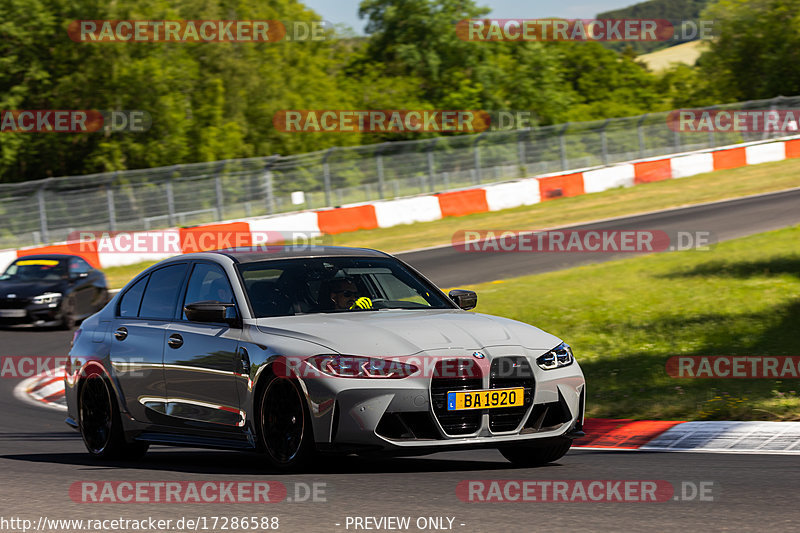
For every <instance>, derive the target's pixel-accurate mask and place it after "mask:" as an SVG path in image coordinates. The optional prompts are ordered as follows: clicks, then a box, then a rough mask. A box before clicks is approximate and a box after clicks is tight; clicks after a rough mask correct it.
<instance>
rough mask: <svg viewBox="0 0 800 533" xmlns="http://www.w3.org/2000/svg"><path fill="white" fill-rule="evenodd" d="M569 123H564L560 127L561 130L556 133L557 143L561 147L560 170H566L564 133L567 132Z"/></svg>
mask: <svg viewBox="0 0 800 533" xmlns="http://www.w3.org/2000/svg"><path fill="white" fill-rule="evenodd" d="M569 125H570V123H569V122H567V123H565V124H564V127H563V128H561V131H560V132H559V133H558V143H559V146H560V148H561V170H567V142H566V139H565V136H564V134H565V133H567V128H569Z"/></svg>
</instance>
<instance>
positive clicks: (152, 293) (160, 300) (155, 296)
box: [139, 264, 186, 320]
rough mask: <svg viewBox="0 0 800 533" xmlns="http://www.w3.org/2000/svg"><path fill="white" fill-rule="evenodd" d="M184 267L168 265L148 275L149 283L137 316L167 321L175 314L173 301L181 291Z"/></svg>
mask: <svg viewBox="0 0 800 533" xmlns="http://www.w3.org/2000/svg"><path fill="white" fill-rule="evenodd" d="M185 272H186V265H185V264H179V265H170V266H168V267H164V268H160V269H158V270H156V271H155V272H153V273H152V274H150V283H148V284H147V288H146V289H145V291H144V296H143V297H142V306H141V308H140V309H139V316H140V317H142V318H155V319H162V320H169V319H171V318H172V317H173V315H174V312H175V301H176V300H177V298H178V291H179V290H180V289H181V282H182V281H183V275H184V273H185Z"/></svg>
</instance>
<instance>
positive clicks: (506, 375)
mask: <svg viewBox="0 0 800 533" xmlns="http://www.w3.org/2000/svg"><path fill="white" fill-rule="evenodd" d="M511 387H522V388H524V389H525V404H524V405H523V406H522V407H504V408H500V409H490V410H489V428H490V429H491V430H492V431H495V432H501V431H513V430H515V429H517V428H518V427H519V425H520V424H521V423H522V418H523V417H524V416H525V413H526V412H528V408H530V406H531V404H532V403H533V392H534V389H535V387H536V382H535V380H534V378H533V370H532V369H531V365H530V364H529V363H528V360H527V359H526V358H525V357H522V356H515V357H498V358H497V359H494V360H493V361H492V367H491V371H490V374H489V388H490V389H507V388H511Z"/></svg>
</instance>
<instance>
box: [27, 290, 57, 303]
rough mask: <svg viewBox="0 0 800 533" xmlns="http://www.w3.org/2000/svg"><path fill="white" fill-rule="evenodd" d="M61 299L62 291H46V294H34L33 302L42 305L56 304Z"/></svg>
mask: <svg viewBox="0 0 800 533" xmlns="http://www.w3.org/2000/svg"><path fill="white" fill-rule="evenodd" d="M59 301H61V293H60V292H46V293H44V294H40V295H39V296H34V297H33V300H32V302H33V303H35V304H37V305H41V304H54V303H58V302H59Z"/></svg>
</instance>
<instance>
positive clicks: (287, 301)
mask: <svg viewBox="0 0 800 533" xmlns="http://www.w3.org/2000/svg"><path fill="white" fill-rule="evenodd" d="M238 268H239V272H240V273H241V276H242V280H243V281H244V285H245V290H246V291H247V294H248V297H249V298H250V304H251V305H252V308H253V312H254V314H255V316H256V317H258V318H261V317H270V316H287V315H294V314H304V313H335V312H353V311H365V310H366V311H370V310H372V311H379V310H381V309H452V308H454V304H452V303H450V301H449V300H447V299H446V298H445V297H443V296H442V295H441V293H440V292H438V291H437V290H436V289H435V288H434V287H432V286H430V285H429V283H428V282H426V281H425V280H423V279H420V277H419V276H417V275H416V274H414V273H413V272H411V271H410V270H408V269H407V268H406V267H405V266H404V265H403V264H402V263H400V262H399V261H397V260H395V259H392V258H389V257H377V258H373V257H323V258H308V259H286V260H274V261H262V262H257V263H241V264H239V265H238Z"/></svg>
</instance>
